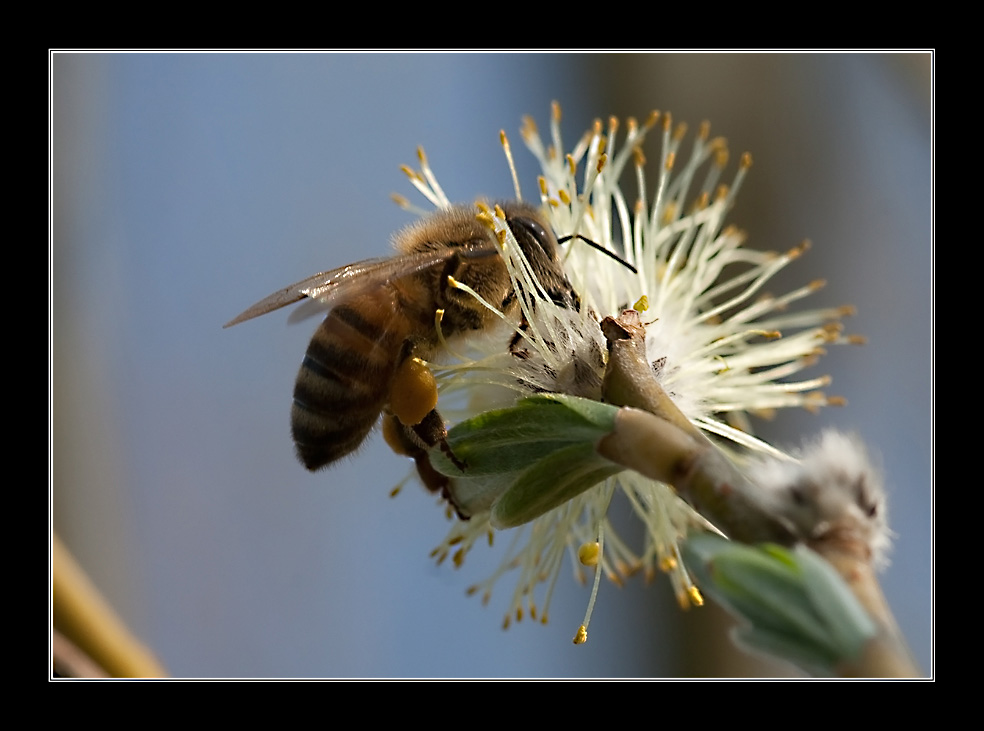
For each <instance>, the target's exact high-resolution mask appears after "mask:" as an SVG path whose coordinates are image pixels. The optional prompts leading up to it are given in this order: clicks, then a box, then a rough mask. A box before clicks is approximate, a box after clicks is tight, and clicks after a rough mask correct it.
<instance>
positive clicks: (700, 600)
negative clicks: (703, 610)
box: [688, 586, 704, 607]
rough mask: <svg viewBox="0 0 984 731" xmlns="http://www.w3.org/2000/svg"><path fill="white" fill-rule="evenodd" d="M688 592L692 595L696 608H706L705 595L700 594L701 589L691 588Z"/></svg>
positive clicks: (691, 598) (691, 599)
mask: <svg viewBox="0 0 984 731" xmlns="http://www.w3.org/2000/svg"><path fill="white" fill-rule="evenodd" d="M688 591H689V593H690V601H692V602H693V603H694V606H695V607H702V606H704V595H703V594H701V593H700V589H698V588H697V587H696V586H691V587H690V589H689V590H688Z"/></svg>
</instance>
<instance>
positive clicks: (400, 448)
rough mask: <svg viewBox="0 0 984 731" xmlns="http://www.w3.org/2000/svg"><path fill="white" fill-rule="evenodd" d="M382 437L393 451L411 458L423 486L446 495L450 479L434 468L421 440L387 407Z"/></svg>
mask: <svg viewBox="0 0 984 731" xmlns="http://www.w3.org/2000/svg"><path fill="white" fill-rule="evenodd" d="M383 438H384V439H385V440H386V443H387V444H388V445H389V446H390V449H392V450H393V451H394V452H396V453H397V454H400V455H403V456H405V457H410V458H412V459H413V461H414V463H415V464H416V466H417V475H418V476H419V477H420V481H421V482H422V483H424V487H426V488H427V489H428V490H430V491H431V492H439V493H441V494H442V495H444V496H445V497H446V496H447V495H448V485H449V484H450V482H451V479H450V478H449V477H447V476H445V475H442V474H441V473H440V472H438V471H437V470H435V469H434V466H433V465H432V464H431V461H430V455H429V454H428V452H427V448H426V447H425V446H423V445H422V444H421V443H420V442H421V440H420V439H419V438H418V437H417V436H416V435H415V434H414V433H413V431H412V430H411V429H410V427H407V426H406V425H404V424H403V423H402V422H401V421H400V420H399V419H398V418H397V417H396V415H395V414H393V412H391V411H389V410H388V409H387V410H386V411H385V412H384V413H383Z"/></svg>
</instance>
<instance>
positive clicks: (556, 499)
mask: <svg viewBox="0 0 984 731" xmlns="http://www.w3.org/2000/svg"><path fill="white" fill-rule="evenodd" d="M621 471H622V468H621V467H619V466H618V465H616V464H614V463H613V462H609V461H608V460H606V459H604V458H603V457H599V456H598V454H597V453H596V452H595V451H594V446H593V444H585V443H581V444H572V445H571V446H569V447H566V448H564V449H558V450H557V451H555V452H552V453H551V454H549V455H547V456H546V457H544V458H543V459H541V460H539V461H538V462H537V463H536V464H534V465H533V466H531V467H530V468H528V469H527V470H525V471H524V472H522V473H521V474H519V475H518V476H517V477H516V479H515V481H514V482H513V484H512V485H511V486H509V488H508V489H507V490H505V491H504V492H503V494H502V496H501V497H500V498H499V499H498V500H497V501H495V504H494V506H493V507H492V517H491V521H490V522H491V523H492V527H493V528H497V529H503V528H512V527H515V526H517V525H522V524H523V523H528V522H529V521H531V520H534V519H535V518H538V517H540V516H541V515H543V514H544V513H546V512H547V511H549V510H553V509H554V508H556V507H558V506H560V505H563V504H564V503H566V502H567V501H568V500H570V499H571V498H574V497H577V496H578V495H580V494H581V493H582V492H584V491H585V490H588V489H590V488H592V487H594V486H595V485H597V484H598V483H599V482H604V481H605V480H607V479H608V478H609V477H611V476H612V475H616V474H618V473H619V472H621Z"/></svg>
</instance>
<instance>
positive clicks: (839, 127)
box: [52, 53, 933, 677]
mask: <svg viewBox="0 0 984 731" xmlns="http://www.w3.org/2000/svg"><path fill="white" fill-rule="evenodd" d="M931 74H932V69H931V57H930V56H929V55H926V54H923V55H914V54H898V55H880V54H866V55H836V54H830V55H812V54H797V55H769V54H742V55H733V54H718V55H705V54H682V55H681V54H665V55H664V54H658V55H636V54H623V55H605V54H565V55H556V54H536V55H513V54H492V55H486V54H477V55H458V54H447V55H443V54H442V55H427V54H358V55H348V54H301V55H283V54H248V53H246V54H194V53H191V54H171V55H166V54H155V53H148V54H111V55H110V54H61V53H60V54H55V55H54V56H53V62H52V76H53V87H52V88H53V94H52V99H53V125H54V126H53V151H54V187H53V190H54V209H53V210H54V243H53V257H52V261H53V285H54V289H53V294H54V319H53V345H54V378H53V380H54V482H53V496H54V497H53V505H54V511H53V512H54V526H55V529H56V531H57V532H58V533H59V535H60V537H61V538H62V539H63V540H64V541H65V542H66V544H67V545H68V546H69V548H70V549H71V550H72V551H73V552H74V553H75V555H76V557H77V558H78V559H79V561H80V562H81V563H82V564H83V565H84V566H85V567H86V569H87V570H88V571H89V572H90V574H91V576H92V577H93V579H94V580H95V581H96V583H97V584H98V585H99V587H100V588H101V589H102V590H103V592H105V594H106V595H107V596H108V597H109V599H110V600H111V602H112V603H113V604H114V606H116V608H117V609H118V610H119V611H120V612H121V613H122V614H123V616H124V617H125V619H126V620H127V622H128V623H129V624H130V626H131V627H132V628H133V629H134V630H135V631H136V632H137V633H138V634H139V635H140V636H141V637H142V638H143V639H144V640H145V641H146V642H147V643H148V644H149V645H150V646H151V647H152V648H153V649H154V650H155V651H156V653H157V654H158V655H159V656H160V658H161V659H162V661H163V662H164V663H165V665H166V666H167V668H168V670H169V671H170V672H171V673H172V674H174V675H176V676H185V677H214V676H234V677H246V676H248V677H308V676H346V677H348V676H371V677H376V676H413V677H422V676H437V677H462V676H481V677H486V676H563V677H568V676H570V677H574V676H582V677H583V676H669V675H696V674H711V675H738V674H753V675H754V674H775V673H780V672H783V669H782V668H780V667H775V666H770V665H755V664H750V665H749V664H743V660H741V659H740V658H739V659H735V658H728V657H720V656H719V653H718V650H719V648H720V647H721V646H722V644H723V639H722V638H723V636H724V634H723V633H724V632H725V629H724V623H722V622H721V621H719V620H720V618H719V616H718V615H717V614H716V613H715V611H714V610H713V609H702V610H699V611H691V612H688V613H686V614H685V615H682V614H681V613H680V612H678V611H677V610H676V608H675V603H674V601H673V599H672V597H671V595H670V594H671V592H670V591H669V587H668V582H667V581H666V580H665V578H663V577H659V578H658V579H657V581H656V582H655V583H654V584H652V585H650V586H646V585H644V584H643V582H641V581H632V582H630V583H629V584H628V585H627V586H626V587H625V588H623V589H617V588H615V587H614V586H612V585H611V584H608V583H605V584H603V585H602V590H601V595H600V597H599V602H598V607H597V610H596V612H595V615H594V619H593V621H592V626H591V638H590V641H589V642H588V643H587V644H586V645H584V646H580V647H575V646H573V645H572V644H571V637H572V636H573V634H574V631H575V630H576V628H577V626H578V624H579V623H580V621H581V618H582V615H583V612H584V608H585V605H586V602H587V597H588V589H587V588H585V587H581V586H580V585H578V584H577V583H575V582H574V580H573V579H572V578H571V575H570V571H569V569H568V567H565V568H564V569H563V573H562V576H561V579H560V581H559V582H558V589H557V593H556V596H555V598H554V601H553V605H552V608H551V621H550V623H549V624H548V625H546V626H542V625H539V624H536V623H531V622H529V621H526V622H524V623H521V624H518V625H515V624H514V625H513V627H512V628H511V629H510V630H508V631H507V632H503V631H502V629H501V622H502V612H503V610H504V609H505V607H506V604H507V601H508V598H509V596H510V595H511V593H512V590H513V584H512V582H511V580H510V578H509V577H508V576H507V577H506V578H505V579H503V580H502V581H501V582H500V584H499V585H498V587H497V592H496V593H495V594H494V595H493V598H492V601H491V603H490V605H489V606H487V607H483V606H482V605H481V602H480V601H479V600H478V599H477V598H475V597H471V598H468V597H466V596H465V589H466V587H467V586H469V585H470V584H472V583H474V582H477V581H478V580H480V579H483V578H485V577H486V576H487V575H488V573H489V572H490V571H491V570H492V569H493V568H494V566H495V565H497V561H498V554H497V553H496V552H495V550H494V549H493V550H488V549H487V548H486V547H485V546H478V547H477V548H476V549H475V550H473V551H472V553H471V554H470V555H469V557H468V559H467V560H466V561H465V564H464V566H463V567H462V568H460V569H457V570H455V569H453V568H452V567H451V566H448V565H445V566H440V567H437V566H435V565H434V563H433V561H432V560H431V559H429V558H428V553H429V551H430V550H431V549H432V548H433V547H434V546H435V545H437V543H438V541H439V540H440V539H441V538H442V537H443V535H444V533H445V531H446V530H447V521H446V519H445V517H444V511H443V509H441V508H440V507H438V506H437V505H436V504H435V500H434V499H433V498H431V497H430V496H428V495H427V494H425V492H424V491H423V490H422V489H420V488H418V487H417V486H416V485H414V484H410V485H408V486H407V488H405V489H404V490H403V492H402V493H401V494H400V495H399V496H398V497H396V498H395V499H391V498H390V497H389V490H390V488H391V487H392V486H393V485H395V484H396V483H397V482H398V481H400V480H401V479H402V477H403V476H404V475H405V474H406V471H407V464H406V463H405V462H404V461H403V460H401V459H400V458H398V457H396V456H394V455H392V454H391V453H389V451H388V450H387V449H386V448H385V447H384V446H383V445H382V443H381V440H380V439H378V437H377V438H375V439H374V440H373V441H372V443H371V444H369V445H368V446H367V447H365V448H364V449H363V450H362V451H361V452H360V453H359V455H358V456H357V457H355V458H353V459H350V460H346V461H345V462H344V463H343V464H341V465H339V466H338V467H336V468H335V469H333V470H331V471H329V472H322V473H319V474H315V475H312V474H309V473H307V472H306V471H305V470H303V469H302V468H301V467H300V465H299V464H298V463H297V462H296V461H295V459H294V456H293V450H292V445H291V442H290V436H289V430H288V412H289V406H290V397H291V391H292V388H293V381H294V377H295V375H296V372H297V368H298V366H299V364H300V361H301V358H302V356H303V353H304V350H305V348H306V346H307V342H308V340H309V339H310V336H311V332H312V330H313V327H314V325H313V324H303V325H298V326H291V327H288V326H287V325H286V314H280V313H278V314H274V315H270V316H267V317H264V318H261V319H259V320H256V321H253V322H249V323H247V324H245V325H240V326H238V327H236V328H234V329H232V330H223V329H222V324H223V323H225V322H226V321H228V320H229V319H230V318H231V317H232V316H234V315H235V314H237V313H238V312H240V311H241V310H242V309H244V308H245V307H246V306H247V305H250V304H252V303H253V302H254V301H256V300H257V299H259V298H260V297H263V296H265V295H267V294H269V293H270V292H272V291H273V290H275V289H277V288H280V287H282V286H284V285H286V284H289V283H290V282H294V281H296V280H298V279H300V278H303V277H305V276H307V275H310V274H312V273H314V272H316V271H321V270H323V269H327V268H331V267H334V266H338V265H341V264H344V263H348V262H350V261H354V260H358V259H362V258H366V257H369V256H379V255H384V254H386V253H387V251H388V246H389V244H388V242H389V238H390V235H391V233H392V232H393V231H395V230H396V229H398V228H400V227H401V226H402V225H404V224H405V223H407V222H408V221H409V220H411V217H410V215H409V214H407V213H406V212H404V211H401V210H400V209H399V208H397V207H396V206H395V205H393V204H392V203H391V202H390V200H389V194H390V193H391V192H400V193H403V194H406V195H407V196H408V197H409V198H411V199H412V200H414V201H415V202H419V201H420V199H419V198H418V197H416V196H415V194H414V192H413V191H412V190H411V189H410V187H409V185H408V184H407V183H406V180H405V178H404V177H403V175H402V174H401V173H400V172H399V170H398V165H399V164H401V163H408V164H414V165H415V164H416V157H415V149H416V147H417V145H423V146H424V147H425V148H426V149H427V152H428V155H429V158H430V161H431V164H432V166H433V168H434V169H435V170H436V172H437V174H438V177H439V180H440V182H441V184H442V186H443V187H444V189H445V191H446V192H447V193H448V195H449V196H450V197H451V198H452V199H455V200H458V201H465V202H467V201H471V200H473V199H474V198H475V197H476V196H478V195H488V196H491V197H511V195H512V185H511V181H510V177H509V173H508V169H507V167H506V164H505V162H504V160H503V157H502V152H501V148H500V146H499V142H498V132H499V130H500V129H505V130H506V131H507V133H509V134H510V136H511V139H512V141H513V149H514V153H515V154H516V157H517V160H518V162H519V168H520V175H521V182H522V183H523V185H524V189H525V190H526V192H527V194H528V195H533V193H534V191H535V187H534V186H535V174H536V168H535V167H534V165H533V163H532V159H531V158H530V157H529V156H528V155H526V153H525V150H524V149H523V148H522V144H521V141H520V138H519V135H518V133H517V129H518V125H519V121H520V118H521V116H522V115H523V114H532V115H533V116H534V117H535V118H536V119H537V121H538V122H539V124H540V126H541V129H545V128H546V126H547V122H548V119H549V104H550V101H551V100H554V99H556V100H558V101H560V102H561V104H562V105H563V109H564V112H565V117H564V125H563V129H564V133H565V139H566V140H567V142H568V144H570V143H573V142H574V141H575V140H576V139H577V137H578V136H579V135H580V134H581V132H582V131H583V130H584V129H585V128H587V127H588V126H589V125H590V123H591V122H592V120H593V119H594V118H596V117H602V118H606V117H607V116H608V115H610V114H615V115H618V116H620V117H622V118H624V117H625V116H629V115H635V116H638V117H640V118H642V117H645V115H646V114H647V113H648V112H649V110H651V109H654V108H658V109H661V110H669V111H672V112H673V114H674V118H675V119H679V120H687V121H689V122H690V124H691V130H693V129H695V128H696V125H697V124H698V123H699V122H700V121H701V120H703V119H709V120H710V121H711V122H712V131H713V133H715V134H719V135H725V136H726V137H727V138H728V140H729V142H730V146H731V150H732V153H733V154H732V160H736V159H737V157H738V154H739V153H741V152H743V151H745V150H749V151H751V152H752V153H753V156H754V159H755V165H754V167H753V169H752V171H751V175H750V176H749V178H748V179H747V181H746V184H745V186H744V188H743V189H742V192H741V194H740V195H739V197H738V204H737V207H736V209H735V211H734V213H733V215H732V221H733V222H735V223H737V224H738V225H740V226H741V227H743V228H745V229H746V230H748V232H749V240H748V245H749V246H751V247H754V248H761V249H786V248H789V247H791V246H793V245H795V244H797V243H798V242H799V241H800V240H802V239H803V238H810V239H812V240H813V242H814V248H813V250H812V251H811V252H810V254H809V255H808V256H807V257H805V258H804V259H802V260H800V261H798V262H797V263H796V264H795V265H793V266H792V267H790V269H789V271H787V272H786V273H785V278H784V280H783V281H782V283H776V284H774V285H773V289H772V291H774V292H777V293H779V292H783V291H786V290H787V289H792V288H794V287H796V286H799V285H801V284H803V283H805V282H807V281H809V280H812V279H815V278H819V277H822V278H825V279H827V280H829V283H830V284H829V286H828V288H827V289H825V290H823V291H822V292H821V293H820V294H819V295H817V296H815V297H813V298H812V302H809V303H807V305H804V306H817V305H820V304H824V305H833V304H842V303H853V304H856V305H857V306H858V310H859V314H858V316H857V317H855V318H853V319H852V320H850V321H849V322H848V329H849V330H850V331H852V332H858V333H863V334H865V335H867V336H868V337H869V339H870V343H869V344H868V345H866V346H864V347H860V348H857V347H852V348H846V347H844V348H835V349H834V350H833V351H832V352H831V353H830V355H829V356H828V357H827V358H825V359H824V360H823V361H822V365H821V367H820V368H819V369H817V373H831V374H832V375H833V377H834V382H833V386H832V387H831V388H830V389H829V392H830V393H833V394H840V395H843V396H845V397H846V398H847V399H848V405H847V406H846V407H844V408H840V409H827V410H825V411H823V412H821V413H820V414H819V415H813V414H808V413H806V412H797V413H788V414H787V413H782V414H779V416H778V418H777V419H776V420H775V421H774V422H770V423H766V424H763V425H762V433H764V434H765V435H766V436H768V437H769V438H770V439H771V440H773V441H776V442H777V443H779V444H781V445H784V446H792V445H795V444H797V443H799V441H800V440H801V438H802V437H804V436H807V435H812V434H815V433H817V432H818V431H819V430H820V429H821V428H822V427H825V426H830V425H836V426H838V427H841V428H845V429H852V430H857V431H858V432H859V433H860V434H862V435H863V437H864V438H865V439H866V440H867V441H868V442H869V444H870V445H871V446H872V447H873V449H874V451H875V452H876V453H877V454H878V455H879V456H880V459H881V461H882V463H883V465H884V471H885V474H886V478H887V484H888V489H889V493H890V500H891V502H890V510H891V514H890V518H891V521H892V525H893V528H894V530H895V531H896V533H897V534H898V537H897V541H896V545H895V550H894V553H893V555H892V565H891V566H890V567H889V569H888V570H887V572H886V573H885V574H884V586H885V589H886V592H887V594H888V598H889V601H890V603H891V605H892V606H893V608H894V610H895V612H896V616H897V618H898V620H899V622H900V624H901V627H902V630H903V632H904V633H905V635H906V636H907V638H908V639H909V641H910V643H911V644H912V647H913V649H914V651H915V654H916V656H917V659H918V661H919V663H920V664H921V666H922V668H923V669H924V671H926V672H929V671H930V670H931V647H932V645H931V642H932V614H931V611H932V571H931V569H932V545H933V544H932V525H933V516H932V509H933V498H932V492H931V479H932V461H931V453H932V452H931V446H932V441H931V440H932V434H933V431H932V426H933V424H932V405H931V395H932V376H931V370H930V367H931V362H932V352H933V351H932V341H931V327H932V320H931V307H932V289H931V288H932V262H933V249H932V230H933V229H932V198H931V194H932V185H931V184H932V179H931V172H932V169H931V162H932V158H931V152H932V128H931ZM656 149H657V147H656V146H655V144H653V145H650V146H648V147H647V151H649V153H650V157H652V156H653V155H654V154H655V150H656ZM732 165H734V163H732ZM629 525H630V528H629V530H631V523H629ZM499 538H500V541H501V542H503V544H504V542H505V541H507V540H508V536H500V537H499Z"/></svg>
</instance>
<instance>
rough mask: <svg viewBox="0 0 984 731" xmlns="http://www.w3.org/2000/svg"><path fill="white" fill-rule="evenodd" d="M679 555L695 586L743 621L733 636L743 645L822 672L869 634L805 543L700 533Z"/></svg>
mask: <svg viewBox="0 0 984 731" xmlns="http://www.w3.org/2000/svg"><path fill="white" fill-rule="evenodd" d="M683 553H684V559H685V561H686V562H687V567H688V568H689V569H690V570H691V571H692V572H693V574H694V576H695V578H697V581H698V584H699V585H700V587H701V589H702V590H703V591H706V592H707V593H708V594H709V595H711V596H712V597H714V599H716V600H717V601H718V602H719V603H720V604H722V605H724V606H725V607H726V608H727V609H728V610H729V611H730V612H731V613H732V614H734V615H735V616H737V617H740V618H742V619H743V620H744V621H745V622H746V623H747V625H748V626H746V627H742V628H740V629H738V630H737V632H736V634H737V636H738V639H739V640H741V641H742V642H743V643H744V644H746V645H748V646H750V647H753V648H755V649H758V650H761V651H764V652H767V653H769V654H772V655H776V656H778V657H782V658H784V659H786V660H789V661H791V662H794V663H796V664H797V665H800V666H801V667H803V668H805V669H807V670H809V671H811V672H813V673H815V674H818V675H829V674H833V672H834V669H835V666H836V665H837V664H838V663H840V662H841V661H844V660H852V659H854V658H856V657H857V656H858V655H859V654H860V652H861V650H862V648H863V645H864V643H865V642H866V641H867V640H868V639H870V638H871V637H872V636H873V635H874V633H875V625H874V623H873V622H872V620H871V618H870V617H869V616H868V614H867V613H866V612H865V611H864V609H863V608H862V607H861V605H860V604H859V603H858V601H857V599H856V598H855V597H854V595H853V594H851V592H850V590H849V589H848V588H847V586H846V585H845V584H844V582H843V580H842V579H841V578H840V576H838V574H837V572H836V571H834V569H833V568H832V567H831V566H830V565H829V564H828V563H827V562H826V561H824V560H823V559H822V558H821V557H820V556H818V555H817V554H816V553H814V552H813V551H811V550H810V549H808V548H806V547H805V546H802V545H800V546H797V547H796V548H795V549H793V550H789V549H786V548H783V547H781V546H776V545H770V544H764V545H761V546H748V545H745V544H741V543H734V542H730V541H727V540H725V539H723V538H720V537H718V536H714V535H711V534H701V535H696V536H692V537H691V538H689V539H688V540H687V542H686V544H685V545H684V548H683Z"/></svg>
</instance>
